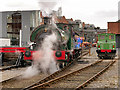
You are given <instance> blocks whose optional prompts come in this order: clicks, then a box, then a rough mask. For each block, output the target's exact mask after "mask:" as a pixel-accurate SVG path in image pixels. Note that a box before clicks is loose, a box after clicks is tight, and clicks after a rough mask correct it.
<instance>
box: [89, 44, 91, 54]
mask: <svg viewBox="0 0 120 90" xmlns="http://www.w3.org/2000/svg"><path fill="white" fill-rule="evenodd" d="M89 56H91V47H90V44H89Z"/></svg>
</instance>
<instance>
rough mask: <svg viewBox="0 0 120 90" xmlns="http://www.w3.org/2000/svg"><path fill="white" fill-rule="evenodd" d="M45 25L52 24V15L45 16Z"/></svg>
mask: <svg viewBox="0 0 120 90" xmlns="http://www.w3.org/2000/svg"><path fill="white" fill-rule="evenodd" d="M43 19H44V25H48V24H50V17H44V18H43Z"/></svg>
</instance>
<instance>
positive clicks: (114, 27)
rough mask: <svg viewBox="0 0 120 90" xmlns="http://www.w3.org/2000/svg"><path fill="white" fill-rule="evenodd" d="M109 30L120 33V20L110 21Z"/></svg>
mask: <svg viewBox="0 0 120 90" xmlns="http://www.w3.org/2000/svg"><path fill="white" fill-rule="evenodd" d="M108 32H109V33H115V34H120V22H108Z"/></svg>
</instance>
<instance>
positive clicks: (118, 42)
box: [116, 34, 120, 48]
mask: <svg viewBox="0 0 120 90" xmlns="http://www.w3.org/2000/svg"><path fill="white" fill-rule="evenodd" d="M116 47H117V48H120V34H116Z"/></svg>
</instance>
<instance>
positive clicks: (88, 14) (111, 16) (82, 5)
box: [0, 0, 120, 29]
mask: <svg viewBox="0 0 120 90" xmlns="http://www.w3.org/2000/svg"><path fill="white" fill-rule="evenodd" d="M42 1H45V0H0V11H14V10H39V9H40V8H41V7H40V5H39V4H38V2H42ZM46 1H49V2H50V1H51V2H56V4H57V5H56V6H55V7H54V9H55V10H56V9H57V8H58V7H59V6H61V7H62V15H64V16H66V18H73V19H74V20H75V19H80V20H81V21H83V22H85V23H89V24H94V25H95V26H99V27H101V28H105V29H106V28H107V22H115V21H117V20H118V2H119V1H120V0H46Z"/></svg>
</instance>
